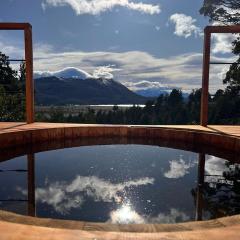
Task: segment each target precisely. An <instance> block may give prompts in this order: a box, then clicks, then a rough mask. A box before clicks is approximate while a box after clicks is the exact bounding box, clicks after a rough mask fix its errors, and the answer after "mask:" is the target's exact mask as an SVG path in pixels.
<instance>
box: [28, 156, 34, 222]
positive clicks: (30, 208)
mask: <svg viewBox="0 0 240 240" xmlns="http://www.w3.org/2000/svg"><path fill="white" fill-rule="evenodd" d="M27 160H28V215H29V216H32V217H35V216H36V205H35V157H34V154H28V155H27Z"/></svg>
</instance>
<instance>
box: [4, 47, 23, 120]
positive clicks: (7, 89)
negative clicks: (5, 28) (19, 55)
mask: <svg viewBox="0 0 240 240" xmlns="http://www.w3.org/2000/svg"><path fill="white" fill-rule="evenodd" d="M24 71H25V68H24V66H23V65H20V74H19V75H18V72H17V71H15V70H13V69H12V68H11V66H10V62H9V57H8V56H6V55H5V54H3V53H2V52H0V120H1V121H23V120H24V113H25V94H24V92H23V91H22V90H23V86H24V85H25V80H24V79H25V74H24Z"/></svg>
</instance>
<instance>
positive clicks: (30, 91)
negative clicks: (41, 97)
mask: <svg viewBox="0 0 240 240" xmlns="http://www.w3.org/2000/svg"><path fill="white" fill-rule="evenodd" d="M24 39H25V61H26V118H27V123H33V122H34V82H33V47H32V26H31V25H30V24H27V25H26V27H25V28H24Z"/></svg>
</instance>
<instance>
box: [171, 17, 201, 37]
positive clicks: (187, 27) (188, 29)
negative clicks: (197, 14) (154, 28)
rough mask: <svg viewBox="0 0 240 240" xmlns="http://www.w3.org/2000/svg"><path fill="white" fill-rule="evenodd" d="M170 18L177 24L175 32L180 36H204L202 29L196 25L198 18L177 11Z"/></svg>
mask: <svg viewBox="0 0 240 240" xmlns="http://www.w3.org/2000/svg"><path fill="white" fill-rule="evenodd" d="M169 20H170V21H171V22H172V23H174V24H175V32H174V34H175V35H177V36H179V37H185V38H188V37H191V36H192V35H195V36H196V37H198V36H202V30H201V28H199V27H198V26H196V24H195V23H196V21H197V20H196V19H194V18H192V17H191V16H187V15H185V14H182V13H175V14H173V15H171V16H170V18H169Z"/></svg>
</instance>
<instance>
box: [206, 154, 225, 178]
mask: <svg viewBox="0 0 240 240" xmlns="http://www.w3.org/2000/svg"><path fill="white" fill-rule="evenodd" d="M227 169H228V168H227V166H226V160H223V159H221V158H217V157H214V156H209V157H208V159H207V160H206V163H205V171H206V172H207V174H209V175H221V176H222V174H223V172H224V171H227Z"/></svg>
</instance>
